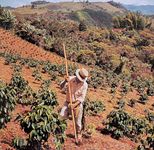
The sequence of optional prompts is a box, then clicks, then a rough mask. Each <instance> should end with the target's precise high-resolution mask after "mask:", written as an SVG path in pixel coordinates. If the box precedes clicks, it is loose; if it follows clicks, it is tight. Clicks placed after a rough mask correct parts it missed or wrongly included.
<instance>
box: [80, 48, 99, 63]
mask: <svg viewBox="0 0 154 150" xmlns="http://www.w3.org/2000/svg"><path fill="white" fill-rule="evenodd" d="M77 61H78V62H80V63H83V64H86V65H95V64H96V54H95V53H94V52H93V51H90V50H82V51H80V53H79V55H78V57H77Z"/></svg>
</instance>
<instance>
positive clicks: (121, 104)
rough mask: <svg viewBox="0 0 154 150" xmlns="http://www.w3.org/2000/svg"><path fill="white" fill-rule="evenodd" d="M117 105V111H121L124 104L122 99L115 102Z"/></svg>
mask: <svg viewBox="0 0 154 150" xmlns="http://www.w3.org/2000/svg"><path fill="white" fill-rule="evenodd" d="M117 104H118V109H123V108H124V107H125V104H126V103H125V101H124V100H123V99H121V100H119V101H118V102H117Z"/></svg>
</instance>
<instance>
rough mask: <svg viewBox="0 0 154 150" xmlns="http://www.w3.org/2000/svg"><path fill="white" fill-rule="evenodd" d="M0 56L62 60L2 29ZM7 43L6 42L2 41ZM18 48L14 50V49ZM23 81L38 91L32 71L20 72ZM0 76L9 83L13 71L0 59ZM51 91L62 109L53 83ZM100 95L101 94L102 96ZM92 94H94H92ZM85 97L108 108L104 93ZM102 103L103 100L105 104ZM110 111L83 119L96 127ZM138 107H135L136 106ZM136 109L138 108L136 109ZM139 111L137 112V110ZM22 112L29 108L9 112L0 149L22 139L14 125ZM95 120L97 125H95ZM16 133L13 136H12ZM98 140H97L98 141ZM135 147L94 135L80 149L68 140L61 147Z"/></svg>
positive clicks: (91, 91) (113, 149)
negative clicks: (11, 55) (99, 100)
mask: <svg viewBox="0 0 154 150" xmlns="http://www.w3.org/2000/svg"><path fill="white" fill-rule="evenodd" d="M0 35H1V36H0V42H1V47H0V53H2V52H5V53H8V54H14V55H17V54H19V55H20V56H22V57H23V58H29V59H35V60H39V61H40V60H44V61H47V60H49V61H51V62H52V63H56V62H58V63H60V62H62V63H63V61H62V58H60V57H58V56H57V55H55V54H52V53H48V52H46V51H44V50H43V49H41V48H39V47H37V46H35V45H32V44H30V43H28V42H25V41H23V40H22V39H20V38H18V37H15V36H13V35H12V34H11V33H9V32H8V31H5V30H3V29H0ZM6 39H7V40H6ZM16 45H18V46H16ZM22 70H23V71H22V74H23V77H24V78H25V79H26V80H28V82H29V84H30V86H31V87H32V88H33V89H34V90H35V91H36V90H38V88H39V87H40V84H41V82H35V80H34V78H33V77H32V76H31V75H32V72H33V69H32V68H27V67H26V66H25V67H23V69H22ZM0 72H3V73H2V74H0V80H2V81H5V82H7V83H8V82H9V80H10V79H11V76H12V73H13V69H12V67H11V65H5V59H4V58H2V57H0ZM42 76H43V79H44V80H47V79H50V77H49V75H48V74H45V75H43V74H42ZM50 88H51V89H52V90H53V91H55V92H56V93H57V96H58V102H59V103H60V107H61V106H62V105H63V102H64V99H65V96H64V95H63V94H62V93H61V92H60V89H59V86H58V85H57V82H55V81H54V82H53V83H52V84H51V87H50ZM102 92H103V93H102ZM94 93H95V94H94ZM88 95H89V97H91V99H103V101H104V103H105V105H107V104H108V100H107V99H108V98H109V97H108V96H109V95H108V94H107V92H106V90H103V91H102V90H94V89H93V88H90V89H89V93H88ZM105 99H106V100H105ZM109 105H110V107H108V109H107V110H106V112H105V113H102V114H101V115H99V116H96V117H87V124H95V125H96V126H102V125H101V123H102V120H103V118H104V117H105V116H106V114H107V113H108V112H109V111H110V110H112V109H113V106H114V104H109ZM138 107H139V106H138ZM139 108H140V107H139ZM140 109H141V108H140ZM25 111H29V107H27V106H26V107H22V105H17V106H16V109H15V111H13V119H12V120H11V122H10V123H8V125H7V128H6V129H4V130H1V131H0V146H1V147H2V149H7V148H10V145H11V139H13V138H14V137H16V136H26V135H25V134H24V133H23V131H22V130H21V129H20V126H19V124H18V123H17V122H16V121H14V119H15V118H16V117H17V116H18V114H19V113H24V112H25ZM96 120H98V122H96ZM12 131H13V132H12ZM15 131H16V132H15ZM71 132H72V123H71V122H70V121H69V127H68V131H67V134H68V135H69V134H71ZM100 137H101V138H100ZM51 141H52V140H51V139H50V141H49V144H50V147H53V144H52V142H51ZM134 145H135V143H133V142H131V141H129V140H128V139H122V140H120V141H117V140H114V139H112V138H111V137H110V136H107V135H102V134H101V133H99V131H97V132H96V133H95V135H94V137H93V138H92V139H84V145H83V146H80V147H77V146H76V145H75V144H73V142H72V138H71V137H69V136H68V139H67V141H66V143H65V146H64V147H65V149H68V150H72V149H81V148H82V149H87V148H97V149H98V148H101V149H102V148H103V149H104V150H105V149H110V150H120V149H127V150H128V149H132V150H133V147H134Z"/></svg>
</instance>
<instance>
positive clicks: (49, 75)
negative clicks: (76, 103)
mask: <svg viewBox="0 0 154 150" xmlns="http://www.w3.org/2000/svg"><path fill="white" fill-rule="evenodd" d="M73 4H75V5H74V6H73ZM101 4H103V5H102V6H101ZM55 5H56V6H55ZM68 6H69V7H68ZM48 7H49V8H48ZM51 7H52V8H51ZM72 7H73V9H75V11H72V10H69V9H72ZM68 8H69V9H68ZM102 8H103V9H102ZM111 8H112V9H113V10H112V9H111ZM49 9H50V11H49ZM55 9H56V10H55ZM104 9H106V10H104ZM119 9H120V10H122V12H119V11H118V13H117V14H121V13H122V14H123V13H125V9H124V8H123V7H122V6H121V5H117V4H115V3H92V4H91V3H88V4H83V3H68V5H67V3H57V4H55V3H54V4H52V3H49V4H45V5H39V6H37V7H33V8H31V7H29V6H26V7H22V8H17V9H16V10H12V11H8V10H5V9H3V8H1V9H0V72H1V74H0V150H1V149H2V150H8V149H11V150H15V149H19V150H40V149H48V150H61V149H62V150H65V149H66V150H75V149H77V150H93V149H94V150H135V149H138V150H144V149H147V150H153V145H154V29H153V28H152V22H151V20H150V19H149V18H148V17H145V16H144V15H141V14H139V13H131V12H127V14H126V15H124V16H118V17H117V16H114V17H112V16H113V14H114V13H116V12H117V10H119ZM123 9H124V11H123ZM33 10H34V13H35V14H33ZM21 11H24V12H21ZM12 12H13V14H12ZM27 12H28V13H27ZM113 12H114V13H113ZM15 15H16V16H15ZM102 16H103V19H102V20H101V19H100V18H102ZM106 16H109V18H108V17H106ZM84 19H86V20H84ZM111 19H112V21H111ZM109 21H110V22H109ZM103 22H104V23H103ZM102 23H103V26H105V27H102ZM111 24H113V26H112V27H110V26H111ZM93 25H96V26H93ZM100 26H101V27H100ZM63 43H64V44H65V46H66V52H67V59H68V71H69V75H74V73H75V71H76V69H78V68H82V67H84V68H86V69H87V70H88V72H89V76H88V79H87V83H88V92H87V95H86V98H85V101H84V110H85V111H84V113H85V130H84V132H83V143H82V144H81V145H80V146H77V145H76V144H75V142H74V134H73V124H72V121H71V120H69V119H68V120H67V121H66V120H63V119H62V118H61V117H60V115H59V111H60V109H61V107H62V106H63V104H64V102H65V99H66V93H65V92H64V91H62V90H61V89H60V83H61V81H62V80H64V79H65V78H66V66H65V63H64V52H63Z"/></svg>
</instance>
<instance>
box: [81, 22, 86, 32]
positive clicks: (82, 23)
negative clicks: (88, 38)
mask: <svg viewBox="0 0 154 150" xmlns="http://www.w3.org/2000/svg"><path fill="white" fill-rule="evenodd" d="M86 30H87V26H86V24H85V23H84V21H81V22H80V24H79V31H86Z"/></svg>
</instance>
